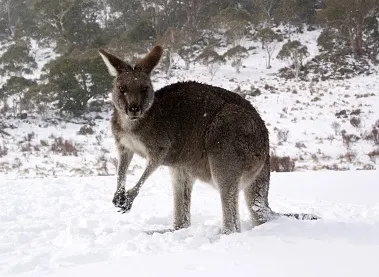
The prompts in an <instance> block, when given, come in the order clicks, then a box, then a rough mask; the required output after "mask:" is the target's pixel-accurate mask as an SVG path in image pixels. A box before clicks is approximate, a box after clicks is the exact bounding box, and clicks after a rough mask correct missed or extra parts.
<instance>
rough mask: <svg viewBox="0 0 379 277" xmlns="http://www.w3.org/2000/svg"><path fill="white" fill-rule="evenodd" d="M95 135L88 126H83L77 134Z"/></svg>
mask: <svg viewBox="0 0 379 277" xmlns="http://www.w3.org/2000/svg"><path fill="white" fill-rule="evenodd" d="M94 133H95V131H94V130H93V129H92V127H91V126H88V125H83V126H82V127H80V129H79V131H78V132H77V134H78V135H83V136H86V135H93V134H94Z"/></svg>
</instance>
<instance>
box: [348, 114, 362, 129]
mask: <svg viewBox="0 0 379 277" xmlns="http://www.w3.org/2000/svg"><path fill="white" fill-rule="evenodd" d="M350 124H351V125H353V126H354V127H355V128H360V127H362V120H361V118H360V117H357V116H353V117H352V118H350Z"/></svg>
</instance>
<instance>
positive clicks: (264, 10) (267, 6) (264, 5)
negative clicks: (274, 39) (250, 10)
mask: <svg viewBox="0 0 379 277" xmlns="http://www.w3.org/2000/svg"><path fill="white" fill-rule="evenodd" d="M252 2H253V4H254V6H256V7H257V10H259V12H260V14H261V15H262V17H263V18H264V24H263V26H264V27H265V28H269V27H271V23H272V20H273V11H274V9H275V7H276V6H277V4H278V2H279V0H253V1H252Z"/></svg>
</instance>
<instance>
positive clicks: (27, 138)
mask: <svg viewBox="0 0 379 277" xmlns="http://www.w3.org/2000/svg"><path fill="white" fill-rule="evenodd" d="M35 137H36V134H35V133H34V132H31V133H29V134H27V135H26V136H25V137H24V141H28V142H31V141H32V140H33V139H34V138H35Z"/></svg>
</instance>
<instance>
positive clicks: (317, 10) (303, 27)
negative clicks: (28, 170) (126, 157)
mask: <svg viewBox="0 0 379 277" xmlns="http://www.w3.org/2000/svg"><path fill="white" fill-rule="evenodd" d="M378 16H379V2H378V1H377V0H344V1H342V0H252V1H243V0H188V1H167V0H152V1H139V0H128V1H118V0H104V1H98V0H88V1H80V0H35V1H29V0H4V1H1V2H0V48H1V49H0V51H1V52H0V53H1V54H0V73H1V74H2V75H3V76H5V77H8V78H7V81H6V82H5V83H4V84H2V86H1V87H0V109H1V111H0V113H1V114H2V115H4V116H17V117H20V116H21V115H23V117H24V118H25V117H26V116H27V113H30V112H38V113H40V114H44V113H47V112H52V111H53V112H54V113H55V114H56V115H59V116H76V117H77V116H81V115H83V114H84V113H86V112H88V111H89V110H90V107H91V103H99V102H100V103H101V101H103V100H104V99H105V98H106V96H107V93H108V92H109V90H110V89H111V84H112V82H111V80H110V77H109V75H108V74H106V72H105V71H106V68H105V66H104V65H103V63H102V62H100V57H99V55H98V54H97V50H98V48H100V47H104V48H106V49H109V50H110V51H112V52H114V53H116V54H120V55H121V56H123V57H125V58H130V59H133V58H134V57H136V56H137V55H138V54H141V53H142V52H143V53H144V52H146V50H147V49H148V48H150V47H151V45H153V44H155V43H161V44H163V45H164V47H165V49H166V51H165V57H164V60H163V62H162V63H161V68H160V70H162V72H166V73H167V75H168V76H169V75H170V74H171V70H172V68H173V67H174V66H175V65H174V61H173V56H174V54H176V55H177V56H179V57H181V59H182V60H183V61H184V63H185V67H186V69H188V68H189V67H190V66H191V64H193V63H194V62H195V61H199V62H203V63H205V64H206V65H207V67H208V69H209V72H210V74H211V75H214V74H216V72H217V70H218V68H219V66H220V64H221V63H224V62H225V61H229V62H230V63H231V64H232V65H233V66H234V67H235V68H236V70H237V72H239V71H240V69H241V68H242V66H243V59H245V58H246V57H247V56H248V55H249V51H250V52H251V51H254V49H246V48H244V47H242V46H241V45H240V42H241V40H242V39H246V38H247V39H250V40H255V41H257V42H259V43H260V44H261V46H262V48H263V49H265V51H266V52H267V54H268V59H267V61H266V66H267V67H270V61H271V55H272V51H273V49H275V47H276V44H277V43H278V42H280V41H284V42H285V44H284V45H283V49H281V51H280V55H279V56H278V58H279V59H281V60H283V63H284V65H285V68H284V69H283V70H282V71H281V72H280V74H281V75H282V76H283V77H285V78H300V79H308V78H312V79H317V80H318V79H321V80H323V79H328V78H348V77H351V76H354V75H356V74H370V73H371V72H372V70H371V68H370V64H375V63H377V62H378V60H377V58H378V56H379V55H378V51H379V31H378V30H379V28H378V20H377V17H378ZM278 26H282V28H280V30H281V31H279V29H278V28H277V27H278ZM283 26H284V27H283ZM316 28H322V30H323V31H322V33H321V35H320V37H319V38H318V45H319V48H320V51H321V52H320V55H318V56H317V57H315V58H314V59H313V60H312V61H310V62H309V63H307V64H304V62H303V59H304V57H306V56H307V55H308V50H307V48H306V46H304V45H302V44H301V43H300V42H298V41H296V40H293V39H291V36H292V34H293V33H295V32H297V33H298V32H305V31H307V30H314V29H316ZM221 37H223V39H220V38H221ZM35 43H37V44H38V46H39V47H40V48H43V47H45V46H53V47H54V51H55V52H56V53H57V54H58V55H57V56H56V58H50V61H49V62H48V63H47V64H46V65H45V67H44V69H43V75H42V76H41V77H39V78H38V79H35V78H33V75H32V73H33V71H34V70H35V68H36V66H37V60H36V58H41V57H36V55H35V53H34V52H33V51H31V49H32V44H35ZM220 46H222V47H226V49H227V50H226V52H225V53H224V54H223V55H219V54H217V52H216V51H215V49H216V48H217V47H220ZM250 54H251V53H250ZM43 58H49V54H46V55H45V57H43ZM310 73H312V74H310ZM310 76H312V77H310ZM10 101H12V103H10ZM356 123H357V122H352V124H356ZM374 136H375V135H374Z"/></svg>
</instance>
